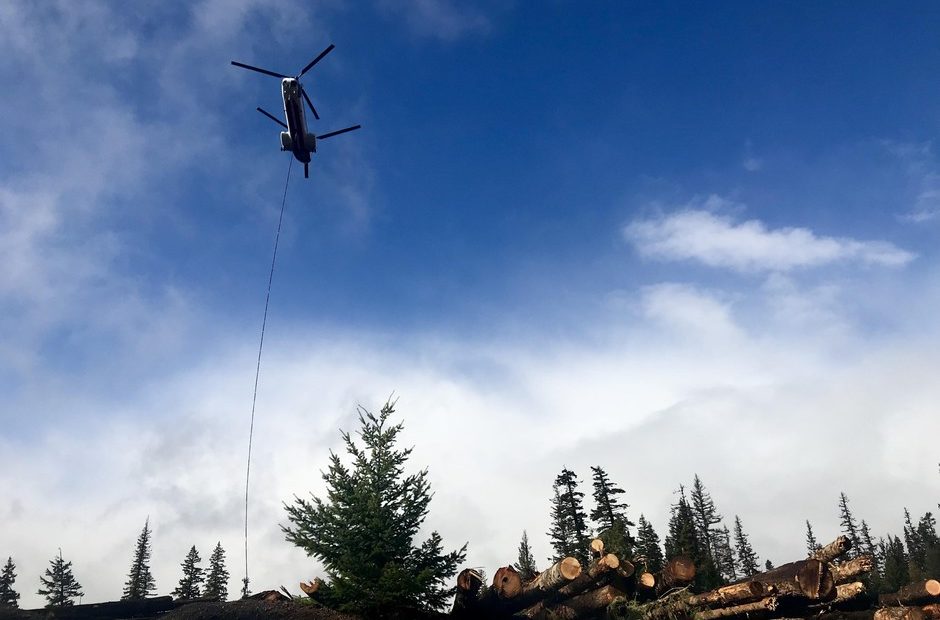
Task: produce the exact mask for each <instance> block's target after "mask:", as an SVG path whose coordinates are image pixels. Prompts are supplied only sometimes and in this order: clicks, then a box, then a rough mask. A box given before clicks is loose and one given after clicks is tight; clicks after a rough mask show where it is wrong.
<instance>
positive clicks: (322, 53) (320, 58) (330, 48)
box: [297, 43, 336, 78]
mask: <svg viewBox="0 0 940 620" xmlns="http://www.w3.org/2000/svg"><path fill="white" fill-rule="evenodd" d="M334 47H336V46H335V45H333V44H332V43H330V46H329V47H328V48H326V49H325V50H323V51H322V52H320V55H319V56H317V57H316V58H314V59H313V60H311V61H310V64H309V65H307V66H306V67H304V68H303V69H302V70H301V71H300V74H299V75H298V76H297V77H298V78H299V77H301V76H303V74H304V73H306V72H307V71H310V69H312V68H313V65H315V64H317V63H318V62H320V61H321V60H323V57H324V56H326V55H327V54H329V53H330V52H332V51H333V48H334Z"/></svg>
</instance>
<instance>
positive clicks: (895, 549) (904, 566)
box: [881, 536, 911, 592]
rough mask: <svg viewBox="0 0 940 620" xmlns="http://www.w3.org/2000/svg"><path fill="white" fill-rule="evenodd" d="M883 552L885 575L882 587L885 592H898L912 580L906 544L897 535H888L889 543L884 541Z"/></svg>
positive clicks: (882, 544)
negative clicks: (905, 548) (905, 551)
mask: <svg viewBox="0 0 940 620" xmlns="http://www.w3.org/2000/svg"><path fill="white" fill-rule="evenodd" d="M881 554H882V555H883V556H884V559H885V564H884V576H883V577H882V588H883V591H885V592H896V591H897V590H898V589H900V588H901V586H903V585H906V584H907V583H909V582H910V580H911V577H910V571H909V570H908V558H907V554H905V553H904V544H903V543H901V539H900V538H898V537H897V536H893V537H892V536H888V542H887V544H886V543H885V542H884V541H882V543H881Z"/></svg>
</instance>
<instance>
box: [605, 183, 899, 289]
mask: <svg viewBox="0 0 940 620" xmlns="http://www.w3.org/2000/svg"><path fill="white" fill-rule="evenodd" d="M713 202H714V201H713ZM623 232H624V236H625V238H626V239H627V240H628V241H629V242H630V243H632V244H633V245H634V246H635V247H636V249H637V251H638V252H639V254H640V255H641V256H643V257H646V258H653V259H658V260H666V261H678V260H684V261H697V262H700V263H703V264H705V265H708V266H709V267H722V268H727V269H732V270H735V271H739V272H745V273H755V272H767V271H790V270H793V269H800V268H810V267H819V266H822V265H827V264H831V263H836V262H856V263H862V264H868V265H878V266H883V267H900V266H903V265H905V264H907V263H908V262H910V261H911V260H913V259H914V254H912V253H910V252H908V251H906V250H903V249H901V248H898V247H897V246H895V245H893V244H891V243H889V242H887V241H859V240H856V239H851V238H846V237H828V236H822V235H817V234H816V233H814V232H813V231H811V230H809V229H808V228H790V227H787V228H777V229H768V228H767V227H766V226H765V225H764V223H763V222H761V221H759V220H747V221H743V222H736V221H735V220H734V219H733V218H731V217H729V216H725V215H721V214H718V213H714V212H712V211H710V210H707V209H703V208H694V207H690V208H686V209H683V210H680V211H676V212H673V213H671V214H667V215H662V216H660V217H655V218H650V219H645V220H637V221H634V222H632V223H630V224H629V225H627V226H626V227H625V228H624V231H623Z"/></svg>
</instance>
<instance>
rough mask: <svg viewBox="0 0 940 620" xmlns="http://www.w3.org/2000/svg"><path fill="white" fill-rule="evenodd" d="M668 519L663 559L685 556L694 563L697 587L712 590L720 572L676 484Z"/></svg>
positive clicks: (686, 500) (716, 585) (720, 581)
mask: <svg viewBox="0 0 940 620" xmlns="http://www.w3.org/2000/svg"><path fill="white" fill-rule="evenodd" d="M671 510H672V516H671V517H670V518H669V534H668V535H667V536H666V545H665V546H666V560H671V559H673V558H675V557H677V556H680V555H682V556H686V557H688V558H689V559H691V560H692V562H693V563H694V564H695V566H696V571H695V584H696V586H697V587H698V588H699V589H700V590H711V589H713V588H716V587H718V586H719V585H721V584H722V579H721V575H719V574H718V568H717V567H716V565H715V561H714V559H713V557H712V554H711V553H710V552H709V551H708V548H707V547H706V546H705V543H703V542H702V540H701V539H700V538H699V535H698V532H699V528H698V527H697V523H696V519H695V513H694V511H693V508H692V505H691V504H690V503H689V500H688V498H687V497H686V495H685V487H683V486H680V487H679V500H678V501H677V502H676V503H675V504H673V506H672V509H671Z"/></svg>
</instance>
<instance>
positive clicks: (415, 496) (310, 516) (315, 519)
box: [282, 402, 467, 615]
mask: <svg viewBox="0 0 940 620" xmlns="http://www.w3.org/2000/svg"><path fill="white" fill-rule="evenodd" d="M394 413H395V408H394V404H393V403H392V402H388V403H386V404H385V406H384V407H382V411H381V412H380V413H379V414H378V416H376V415H374V414H372V413H370V412H368V411H366V410H365V409H362V408H360V409H359V423H360V425H361V428H360V430H359V433H358V436H359V439H360V440H361V442H362V446H360V445H359V443H358V442H357V441H356V440H354V439H353V437H352V436H351V435H350V434H349V433H347V432H343V433H342V437H343V442H344V443H345V445H346V452H347V453H348V454H349V456H350V457H351V460H352V464H351V466H348V465H346V464H345V463H343V461H342V459H340V457H339V456H338V455H336V454H331V455H330V465H329V467H328V468H327V471H326V472H324V473H323V480H324V481H325V482H326V496H325V498H319V497H313V498H312V501H306V500H303V499H300V498H295V501H294V503H293V504H291V505H287V504H285V508H286V510H287V516H288V519H289V520H290V525H289V526H282V529H283V531H284V533H285V534H286V536H287V540H289V541H290V542H292V543H294V544H295V545H297V546H299V547H301V548H303V549H304V550H305V551H306V552H307V554H308V555H311V556H314V557H316V558H318V559H319V560H321V561H322V562H323V566H324V567H325V569H326V572H327V574H328V575H329V577H330V582H329V586H330V588H329V600H328V602H329V603H330V604H331V605H333V606H335V607H338V608H341V609H342V610H343V611H352V612H358V613H360V614H362V615H368V614H370V613H373V612H375V611H376V610H378V609H386V610H391V609H401V610H407V609H413V608H415V607H418V608H423V609H440V608H441V607H443V606H444V605H445V604H447V602H448V601H449V599H450V597H451V596H452V594H453V589H451V588H447V587H446V584H447V583H448V582H449V581H450V580H451V578H452V577H453V576H454V575H455V574H456V573H457V566H458V565H459V564H460V563H461V562H463V560H464V558H465V557H466V549H467V546H466V545H464V546H463V547H461V548H460V549H458V550H456V551H450V552H444V550H443V540H442V539H441V536H440V535H439V534H438V533H437V532H432V533H431V534H430V536H429V537H428V538H427V539H426V540H425V541H424V542H422V543H419V544H418V543H417V541H416V540H415V539H416V537H417V535H418V532H419V531H420V529H421V526H422V524H423V523H424V520H425V517H427V514H428V510H429V505H430V502H431V497H432V493H431V483H430V481H429V480H428V470H427V469H423V470H420V471H418V472H417V473H413V474H406V473H405V465H406V464H407V462H408V459H409V457H410V456H411V452H412V449H411V448H407V449H403V450H402V449H398V448H397V447H396V443H397V441H398V439H399V436H400V435H401V432H402V429H403V425H402V423H398V424H394V425H392V424H390V418H391V416H392V415H393V414H394Z"/></svg>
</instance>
